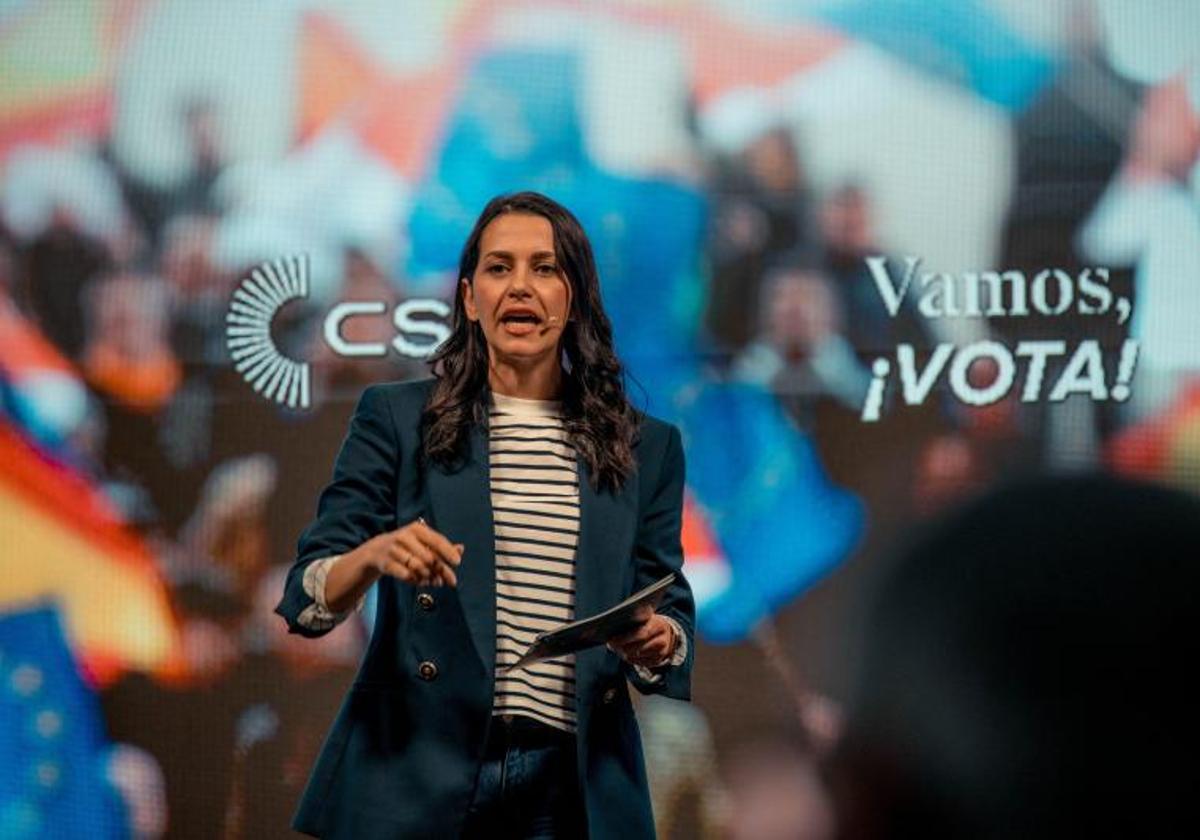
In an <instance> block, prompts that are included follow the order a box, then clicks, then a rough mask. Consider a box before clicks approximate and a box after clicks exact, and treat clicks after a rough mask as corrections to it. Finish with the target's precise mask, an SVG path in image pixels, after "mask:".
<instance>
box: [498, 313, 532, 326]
mask: <svg viewBox="0 0 1200 840" xmlns="http://www.w3.org/2000/svg"><path fill="white" fill-rule="evenodd" d="M541 322H542V319H541V318H539V317H538V316H536V315H534V314H533V313H532V312H510V313H509V314H507V315H505V316H504V317H503V318H501V319H500V323H502V324H534V325H536V324H540V323H541Z"/></svg>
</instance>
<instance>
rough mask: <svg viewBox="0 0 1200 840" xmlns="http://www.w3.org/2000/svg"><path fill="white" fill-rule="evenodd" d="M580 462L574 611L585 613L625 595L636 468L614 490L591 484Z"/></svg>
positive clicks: (584, 615) (634, 519) (634, 512)
mask: <svg viewBox="0 0 1200 840" xmlns="http://www.w3.org/2000/svg"><path fill="white" fill-rule="evenodd" d="M576 462H577V464H578V465H579V548H578V549H577V550H576V552H575V616H576V617H577V618H588V617H589V616H592V615H595V614H596V613H598V612H601V611H602V610H606V609H608V608H609V607H611V606H613V605H614V604H616V603H618V602H619V601H620V600H621V599H622V598H624V597H626V595H627V592H626V590H627V585H628V581H629V580H630V579H631V574H632V570H633V564H632V563H631V562H629V557H628V556H627V554H628V552H629V551H630V550H631V549H632V546H633V538H634V533H633V529H634V528H635V527H636V522H637V472H636V471H635V472H634V473H633V475H631V476H630V477H629V479H628V480H627V481H626V482H625V485H624V486H623V487H622V488H621V490H620V491H619V492H618V493H616V494H614V493H613V492H612V491H611V490H604V491H603V492H597V491H596V490H595V489H594V488H593V487H592V482H591V471H590V470H589V469H588V465H587V462H586V461H584V459H583V457H582V456H578V457H577V461H576Z"/></svg>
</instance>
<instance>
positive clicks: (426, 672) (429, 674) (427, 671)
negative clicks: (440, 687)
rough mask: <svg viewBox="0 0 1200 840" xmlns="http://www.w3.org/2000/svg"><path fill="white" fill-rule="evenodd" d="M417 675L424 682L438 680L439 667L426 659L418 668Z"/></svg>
mask: <svg viewBox="0 0 1200 840" xmlns="http://www.w3.org/2000/svg"><path fill="white" fill-rule="evenodd" d="M417 674H418V675H420V677H421V679H423V680H426V681H428V680H435V679H437V675H438V667H437V665H435V664H433V663H432V662H430V661H429V660H428V659H426V660H425V661H424V662H422V663H421V664H420V665H418V666H417Z"/></svg>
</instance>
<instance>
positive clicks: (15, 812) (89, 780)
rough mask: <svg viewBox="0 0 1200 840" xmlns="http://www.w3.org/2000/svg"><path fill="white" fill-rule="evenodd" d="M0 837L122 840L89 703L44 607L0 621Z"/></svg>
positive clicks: (98, 720)
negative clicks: (119, 838) (113, 839)
mask: <svg viewBox="0 0 1200 840" xmlns="http://www.w3.org/2000/svg"><path fill="white" fill-rule="evenodd" d="M0 720H2V721H3V722H4V724H3V726H0V837H4V838H6V840H17V838H25V837H29V838H33V837H88V838H93V840H103V838H109V837H114V838H115V837H125V836H127V833H128V832H127V827H126V825H125V815H124V812H123V807H122V806H121V804H120V801H119V800H118V798H117V795H116V794H115V792H114V791H113V790H112V789H111V787H109V785H108V784H107V783H106V782H105V781H104V775H103V774H104V770H103V762H104V759H105V757H106V755H107V751H108V746H109V744H108V740H107V737H106V735H105V730H104V721H103V718H102V717H101V714H100V708H99V705H98V703H97V701H96V698H95V696H94V695H93V694H92V692H91V690H90V689H89V688H88V686H87V685H86V684H85V683H84V682H83V680H82V679H81V678H80V676H79V672H78V670H77V669H76V666H75V662H74V660H73V658H72V656H71V651H70V649H69V648H68V647H67V642H66V639H65V637H64V636H63V632H62V627H61V626H60V624H59V618H58V612H57V611H56V610H54V609H53V608H50V607H42V608H38V609H32V610H29V611H27V612H19V613H10V614H8V615H4V616H0Z"/></svg>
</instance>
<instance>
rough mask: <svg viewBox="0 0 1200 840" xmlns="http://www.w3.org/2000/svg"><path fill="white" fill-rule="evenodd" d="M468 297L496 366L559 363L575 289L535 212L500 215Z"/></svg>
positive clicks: (483, 243)
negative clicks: (561, 345) (560, 266)
mask: <svg viewBox="0 0 1200 840" xmlns="http://www.w3.org/2000/svg"><path fill="white" fill-rule="evenodd" d="M461 284H462V295H463V304H464V306H465V307H466V313H467V317H468V318H469V319H471V320H472V321H478V322H479V325H480V327H481V328H482V329H483V335H484V338H485V339H486V340H487V343H488V349H489V353H490V354H491V355H492V358H493V360H494V361H500V362H507V363H510V364H521V365H523V366H527V365H530V364H537V363H538V362H542V361H545V362H546V363H547V364H549V363H553V364H558V360H559V341H560V339H561V337H562V331H563V328H564V327H565V326H566V323H567V318H568V316H569V315H570V311H571V286H570V284H569V283H568V282H567V278H566V276H565V275H564V274H563V273H562V271H561V269H560V268H559V265H558V261H557V259H556V258H555V256H554V229H553V228H552V227H551V226H550V221H549V220H548V219H545V218H543V217H542V216H538V215H535V214H532V213H505V214H504V215H501V216H497V217H496V218H495V219H493V220H492V221H491V222H489V223H488V225H487V227H485V228H484V229H483V234H482V236H481V237H480V239H479V262H478V263H477V264H476V266H475V274H474V276H473V277H472V278H471V279H470V282H468V280H467V278H465V277H464V278H463V279H462V281H461Z"/></svg>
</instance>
